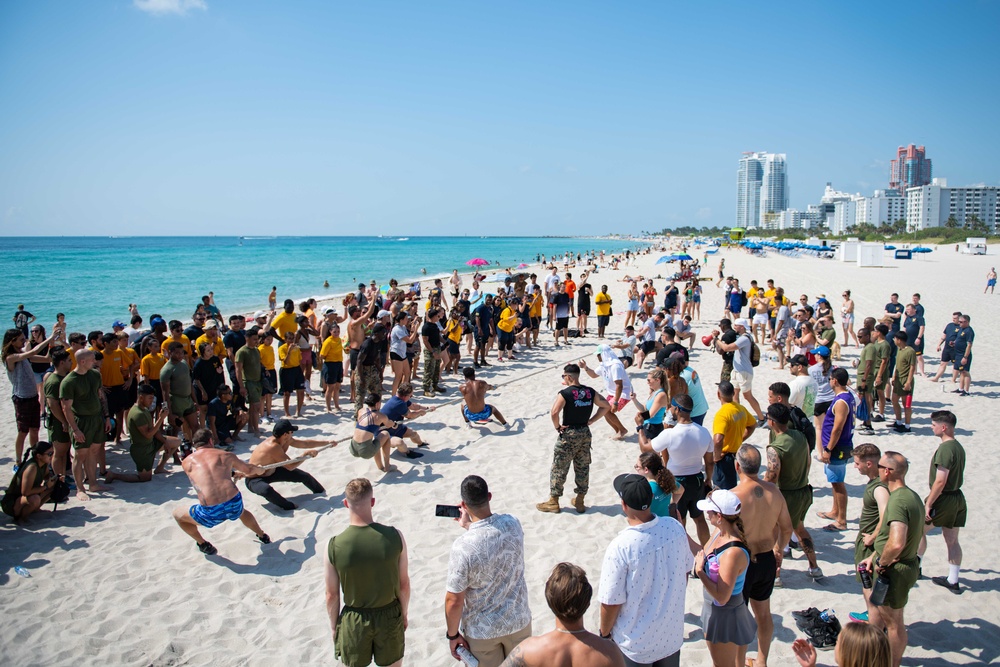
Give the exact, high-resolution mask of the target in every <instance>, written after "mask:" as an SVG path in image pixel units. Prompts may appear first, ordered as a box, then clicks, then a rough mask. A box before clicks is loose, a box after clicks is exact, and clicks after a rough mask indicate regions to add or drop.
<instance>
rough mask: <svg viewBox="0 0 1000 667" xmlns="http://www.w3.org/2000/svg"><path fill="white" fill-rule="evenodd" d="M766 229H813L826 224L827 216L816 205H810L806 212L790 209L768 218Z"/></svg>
mask: <svg viewBox="0 0 1000 667" xmlns="http://www.w3.org/2000/svg"><path fill="white" fill-rule="evenodd" d="M766 220H767V222H766V224H765V225H764V227H763V228H764V229H771V230H783V229H812V228H814V227H819V226H820V225H821V224H823V223H824V222H826V215H825V214H824V213H823V212H822V211H820V208H819V207H818V206H816V205H815V204H810V205H809V206H808V207H807V208H806V210H805V211H799V210H798V209H794V208H789V209H785V210H784V211H782V212H781V213H777V214H775V215H773V216H768V217H767V218H766Z"/></svg>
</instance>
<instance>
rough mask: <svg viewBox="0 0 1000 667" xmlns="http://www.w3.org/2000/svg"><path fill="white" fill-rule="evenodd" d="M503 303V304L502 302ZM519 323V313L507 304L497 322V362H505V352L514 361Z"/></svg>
mask: <svg viewBox="0 0 1000 667" xmlns="http://www.w3.org/2000/svg"><path fill="white" fill-rule="evenodd" d="M501 303H502V302H501ZM516 323H517V311H516V310H514V309H513V308H511V307H510V304H507V305H505V306H504V307H503V310H501V311H500V319H499V321H497V329H498V331H497V361H503V353H504V350H507V358H509V359H514V325H515V324H516Z"/></svg>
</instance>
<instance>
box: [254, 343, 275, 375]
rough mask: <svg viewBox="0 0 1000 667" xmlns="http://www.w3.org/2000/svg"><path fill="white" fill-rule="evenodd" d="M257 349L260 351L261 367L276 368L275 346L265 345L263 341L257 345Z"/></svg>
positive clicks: (266, 368) (270, 369)
mask: <svg viewBox="0 0 1000 667" xmlns="http://www.w3.org/2000/svg"><path fill="white" fill-rule="evenodd" d="M257 351H258V352H260V365H261V368H263V369H264V370H268V371H273V370H274V346H273V345H265V344H264V343H261V344H260V345H258V346H257Z"/></svg>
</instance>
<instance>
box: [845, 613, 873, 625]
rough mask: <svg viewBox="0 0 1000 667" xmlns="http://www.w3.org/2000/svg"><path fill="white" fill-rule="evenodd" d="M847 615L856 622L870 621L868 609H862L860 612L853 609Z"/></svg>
mask: <svg viewBox="0 0 1000 667" xmlns="http://www.w3.org/2000/svg"><path fill="white" fill-rule="evenodd" d="M847 617H848V618H850V619H851V620H852V621H854V622H855V623H867V622H868V612H867V611H862V612H860V613H859V612H856V611H852V612H851V613H850V614H848V615H847Z"/></svg>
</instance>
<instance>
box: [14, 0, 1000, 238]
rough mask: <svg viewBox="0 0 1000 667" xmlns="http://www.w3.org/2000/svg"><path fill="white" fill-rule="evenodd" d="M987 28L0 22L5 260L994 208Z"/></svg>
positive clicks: (731, 16) (882, 18)
mask: <svg viewBox="0 0 1000 667" xmlns="http://www.w3.org/2000/svg"><path fill="white" fill-rule="evenodd" d="M997 25H1000V2H997V1H995V0H982V1H975V0H973V1H966V2H956V3H942V2H933V3H932V2H919V1H918V2H905V3H889V2H887V3H870V2H865V3H861V2H840V3H811V2H809V3H802V2H768V3H748V2H738V3H731V4H730V3H683V4H682V3H667V2H638V1H637V2H627V3H611V2H584V1H574V2H568V1H567V2H557V1H552V2H542V3H540V2H517V1H510V2H503V3H500V2H492V3H489V2H467V1H463V2H458V1H456V2H449V1H447V0H436V1H434V2H334V1H316V2H312V1H307V0H299V1H291V0H290V1H289V2H280V3H279V2H266V1H262V0H91V1H88V2H63V1H56V0H31V1H28V0H20V1H18V0H10V1H7V2H0V235H6V236H18V235H91V234H94V235H104V234H112V235H172V234H206V235H247V234H276V233H280V234H300V235H317V234H322V235H353V234H361V235H364V234H374V233H382V234H399V235H443V234H453V233H455V234H464V233H468V232H469V230H470V229H473V230H475V232H476V233H482V234H497V235H517V234H530V235H549V234H553V235H558V234H603V233H614V232H619V233H637V232H639V231H641V230H660V229H662V228H665V227H675V226H679V225H695V226H699V227H700V226H703V225H707V226H717V225H725V226H729V225H731V224H733V222H734V221H735V214H736V171H737V163H738V160H739V157H740V154H741V153H742V152H744V151H754V150H762V151H770V152H776V153H785V154H786V155H787V160H788V172H789V189H790V192H791V197H790V199H791V202H790V203H791V205H792V206H793V207H795V208H802V209H804V208H805V207H806V205H808V204H811V203H817V202H818V200H819V198H820V196H821V194H822V191H823V188H824V186H825V184H826V183H827V182H832V183H833V186H834V187H835V188H836V189H838V190H844V191H848V192H861V193H863V194H871V192H872V191H873V190H874V189H876V188H885V187H887V186H888V173H889V160H891V159H892V158H893V157H894V155H895V151H896V148H897V147H898V146H900V145H906V144H910V143H913V144H917V145H924V146H926V147H927V154H928V156H929V157H930V158H931V159H932V160H933V165H934V167H933V168H934V175H935V176H943V177H946V178H947V179H948V182H949V184H950V185H969V184H975V183H985V184H987V185H1000V166H998V165H1000V161H998V160H997V159H996V155H997V153H998V150H1000V124H998V123H997V122H996V117H997V109H998V108H1000V104H998V102H1000V99H998V98H1000V89H998V86H997V85H996V83H997V78H996V77H997V74H996V73H997V71H1000V67H998V65H1000V49H998V48H997V47H996V37H995V29H996V26H997Z"/></svg>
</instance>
